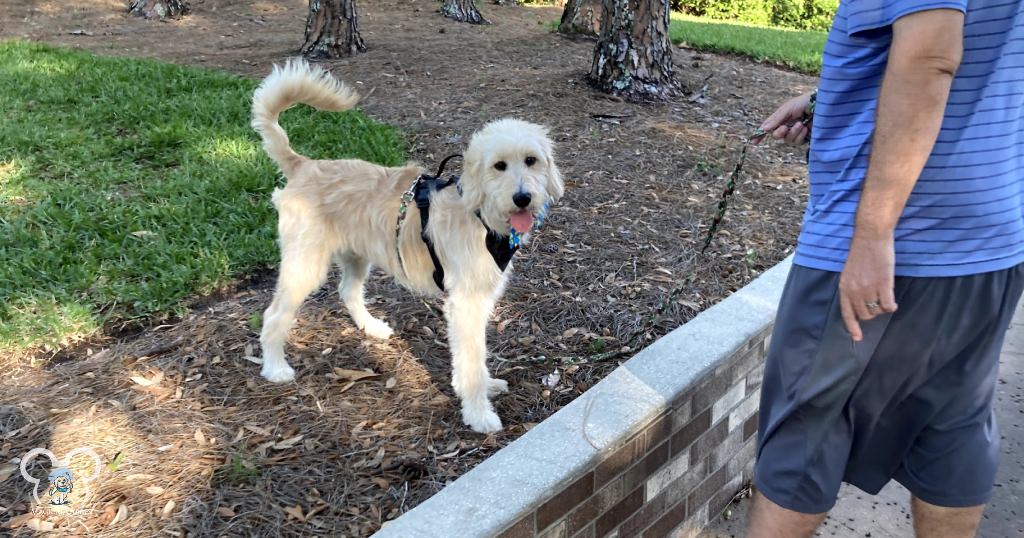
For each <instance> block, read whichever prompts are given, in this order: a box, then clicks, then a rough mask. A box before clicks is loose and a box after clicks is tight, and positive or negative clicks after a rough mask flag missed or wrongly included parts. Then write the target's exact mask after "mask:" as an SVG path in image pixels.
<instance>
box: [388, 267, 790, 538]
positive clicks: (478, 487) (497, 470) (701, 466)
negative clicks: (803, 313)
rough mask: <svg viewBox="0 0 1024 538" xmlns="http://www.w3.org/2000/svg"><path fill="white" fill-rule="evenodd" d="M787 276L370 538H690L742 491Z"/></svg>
mask: <svg viewBox="0 0 1024 538" xmlns="http://www.w3.org/2000/svg"><path fill="white" fill-rule="evenodd" d="M789 264H790V260H788V259H787V260H786V261H784V262H782V263H780V264H779V265H777V266H776V267H774V268H772V269H771V270H769V271H766V272H765V273H764V274H763V275H761V276H760V277H758V278H757V279H756V280H755V281H754V282H752V283H751V284H749V285H748V286H746V287H744V288H743V289H742V290H740V291H738V292H736V293H735V294H733V295H732V296H730V297H728V298H727V299H725V300H723V301H722V302H721V303H719V304H717V305H715V306H713V307H712V308H709V309H708V310H706V311H705V312H702V313H701V314H700V315H698V316H697V317H696V318H694V319H693V320H691V321H690V322H689V323H687V324H685V325H683V326H682V327H679V328H678V329H676V330H675V331H673V332H672V333H670V334H668V335H666V336H665V337H663V338H661V339H659V340H658V341H656V342H655V343H653V344H652V345H651V346H649V347H647V348H646V349H644V350H642V351H641V352H640V353H638V354H637V355H636V356H635V357H633V358H632V359H630V360H629V361H627V362H626V363H624V364H623V365H622V366H620V367H619V368H617V369H616V370H615V371H613V372H612V373H611V374H609V375H608V376H607V377H606V378H605V379H603V380H601V381H600V382H599V383H598V384H597V385H595V386H594V387H592V388H591V389H590V390H588V391H587V392H586V393H584V394H583V395H581V396H580V397H579V398H577V399H576V400H574V401H573V402H571V403H570V404H569V405H567V406H565V407H564V408H562V409H561V410H559V411H558V412H557V413H555V414H554V415H552V416H551V417H549V418H548V419H547V420H545V421H543V422H541V423H540V424H538V425H537V426H536V427H534V428H533V429H531V430H530V431H529V432H527V433H526V434H524V435H523V436H522V437H520V438H519V439H517V440H516V441H514V442H513V443H511V444H510V445H508V446H506V447H505V448H503V449H502V450H500V451H498V452H497V453H495V454H494V455H492V456H491V457H490V458H488V459H487V460H485V461H484V462H482V463H481V464H480V465H478V466H477V467H476V468H475V469H473V470H471V471H470V472H468V473H466V474H465V475H463V476H462V477H460V478H459V479H458V480H456V481H455V482H454V483H452V484H450V485H448V486H447V487H446V488H445V489H444V490H442V491H441V492H439V493H438V494H436V495H434V496H433V497H431V498H430V499H428V500H426V501H425V502H423V503H422V504H420V505H419V506H417V507H416V508H414V509H413V510H411V511H409V512H408V513H406V514H404V515H403V516H401V517H399V518H398V519H396V520H394V521H391V522H389V523H387V524H385V526H384V527H383V528H382V529H381V530H380V531H379V532H378V533H377V534H375V535H374V536H375V537H379V538H392V537H394V538H416V537H424V538H426V537H439V538H441V537H443V538H464V537H465V538H476V537H480V538H484V537H486V538H491V537H495V536H498V537H501V538H526V537H543V538H602V537H616V538H633V537H642V538H659V537H662V536H673V537H690V536H695V535H696V534H698V533H699V531H700V530H701V529H703V528H704V527H705V526H706V525H707V524H708V522H709V520H713V519H714V518H716V517H717V516H718V515H719V514H720V513H721V511H722V510H723V509H724V508H725V507H726V506H727V505H728V504H729V501H730V500H731V499H732V498H733V496H734V495H735V494H736V493H737V492H738V491H739V490H740V489H741V488H742V487H743V485H744V484H745V483H746V482H748V481H749V480H750V479H751V475H752V470H753V461H754V451H755V445H754V443H755V440H756V439H755V437H756V436H755V433H756V428H757V424H756V414H757V407H758V399H759V397H760V394H761V390H760V387H761V377H762V375H763V372H764V357H765V352H766V350H767V346H768V340H769V338H770V332H771V327H772V324H773V322H774V319H775V309H776V306H777V305H778V300H779V297H780V296H781V293H782V287H783V285H784V283H785V278H786V274H787V273H788V271H789ZM510 390H515V387H510Z"/></svg>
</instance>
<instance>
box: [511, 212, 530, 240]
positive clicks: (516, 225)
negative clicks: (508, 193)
mask: <svg viewBox="0 0 1024 538" xmlns="http://www.w3.org/2000/svg"><path fill="white" fill-rule="evenodd" d="M508 223H509V224H511V225H512V229H513V230H515V231H517V232H519V233H521V234H524V233H526V232H528V231H530V228H531V227H533V214H532V213H530V212H529V211H527V210H525V209H521V210H519V211H517V212H516V213H513V214H512V216H511V217H509V219H508Z"/></svg>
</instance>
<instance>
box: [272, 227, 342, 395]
mask: <svg viewBox="0 0 1024 538" xmlns="http://www.w3.org/2000/svg"><path fill="white" fill-rule="evenodd" d="M281 247H282V248H281V271H280V273H279V274H278V277H277V289H275V290H274V300H273V301H271V303H270V307H269V308H267V310H266V312H264V313H263V330H262V332H261V333H260V345H261V346H262V347H263V369H262V370H261V371H260V375H262V376H263V377H264V378H266V379H267V380H268V381H272V382H274V383H284V382H286V381H291V380H293V379H295V370H293V369H292V367H291V366H289V365H288V361H287V359H285V355H284V344H285V342H286V341H287V340H288V331H289V330H291V328H292V324H293V323H294V322H295V313H296V312H298V310H299V307H300V306H302V302H303V301H304V300H305V299H306V297H307V296H308V295H309V294H310V293H312V292H313V290H315V289H317V288H318V287H320V285H321V284H323V282H324V280H325V279H326V278H327V267H328V265H330V251H329V250H327V248H326V244H325V243H324V242H323V241H316V240H311V238H309V237H303V236H301V235H300V236H299V237H292V238H289V239H286V238H285V235H284V234H282V241H281Z"/></svg>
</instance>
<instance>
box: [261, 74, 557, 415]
mask: <svg viewBox="0 0 1024 538" xmlns="http://www.w3.org/2000/svg"><path fill="white" fill-rule="evenodd" d="M357 100H358V96H357V95H356V94H355V93H354V92H353V91H352V90H351V89H349V88H348V87H347V86H346V85H345V84H344V83H342V82H340V81H338V80H336V79H335V78H333V77H332V76H331V75H330V74H328V73H327V72H325V71H323V70H321V69H319V68H315V67H311V66H309V65H308V64H306V63H305V62H302V61H290V62H289V63H288V64H286V65H285V66H284V67H283V68H279V67H275V68H274V71H273V73H271V75H270V76H269V77H267V79H266V80H264V81H263V83H262V84H261V85H260V87H259V88H258V89H257V90H256V93H255V95H254V96H253V119H252V126H253V128H255V129H256V131H258V132H259V133H260V135H261V136H262V137H263V147H264V149H265V150H266V152H267V154H269V155H270V157H271V158H272V159H274V161H276V162H277V164H278V166H279V167H280V168H281V171H282V172H283V173H284V175H285V177H286V178H287V186H286V187H284V188H283V189H279V190H277V191H275V192H274V195H273V200H274V205H275V206H276V208H277V211H278V234H279V236H280V247H281V270H280V275H279V276H278V281H277V289H276V290H275V292H274V299H273V301H272V302H271V304H270V307H269V308H267V310H266V312H265V314H264V316H263V331H262V334H261V335H260V341H261V343H262V346H263V369H262V372H261V373H262V375H263V377H265V378H266V379H268V380H270V381H274V382H285V381H290V380H292V379H294V377H295V371H294V370H293V369H292V368H291V366H289V365H288V362H287V360H285V354H284V345H285V341H286V340H287V337H288V331H289V329H290V328H291V326H292V323H293V321H294V319H295V313H296V311H297V310H298V309H299V306H300V305H301V304H302V302H303V301H304V300H305V298H306V296H307V295H308V294H309V293H310V292H312V291H313V290H315V289H316V288H318V287H319V286H320V285H321V284H322V283H323V282H324V280H325V278H326V276H327V270H328V267H329V264H330V263H331V261H332V260H333V261H334V262H336V263H337V264H338V265H339V267H340V268H341V271H342V282H341V284H340V285H339V287H338V293H339V294H340V295H341V300H342V301H343V302H344V303H345V306H346V308H347V309H348V311H349V314H350V315H351V316H352V319H353V321H354V322H355V324H356V325H357V326H358V327H359V328H360V329H362V330H363V331H365V332H366V334H368V335H370V336H374V337H377V338H388V337H389V336H391V328H390V327H389V326H388V325H387V323H385V322H384V321H382V320H380V319H378V318H375V317H373V315H372V314H370V312H368V311H367V310H366V306H365V304H364V302H363V283H364V281H365V279H366V276H367V274H368V272H369V270H370V266H371V264H372V265H376V266H377V267H380V268H382V269H384V270H385V271H387V272H388V273H389V274H391V275H392V276H394V277H395V278H396V279H397V280H398V281H399V282H400V283H401V284H402V285H403V286H405V287H407V288H409V289H410V290H412V291H414V292H417V293H421V294H426V295H438V294H440V293H442V292H444V291H447V300H446V304H445V313H446V318H447V321H448V333H449V344H450V347H451V353H452V363H453V370H454V371H453V375H452V386H453V387H454V388H455V393H456V394H457V395H458V396H459V398H460V399H461V401H462V418H463V420H465V422H466V424H468V425H469V426H470V427H471V428H473V429H474V430H476V431H478V432H492V431H496V430H499V429H501V420H500V419H499V418H498V415H497V414H496V413H495V412H494V408H493V407H492V406H491V403H490V400H489V397H490V396H492V395H494V394H497V393H500V392H504V391H506V390H507V388H508V384H507V383H506V382H505V381H503V380H500V379H494V378H492V377H491V376H490V373H489V372H488V371H487V365H486V362H485V359H486V355H487V348H486V337H485V335H486V326H487V323H488V321H489V318H490V314H491V311H492V309H493V308H494V304H495V301H497V299H498V298H499V297H500V296H501V294H502V291H503V290H504V287H505V282H506V279H507V276H508V271H506V270H505V269H506V265H507V264H508V262H509V259H510V257H511V254H512V252H514V246H510V240H509V237H507V236H510V235H511V236H512V237H514V238H517V239H519V238H520V237H522V238H525V237H526V236H527V235H528V233H529V231H530V230H531V228H532V227H533V225H534V223H535V219H539V218H542V216H543V213H544V211H545V210H546V208H547V207H548V204H550V203H553V202H554V201H556V200H557V199H558V198H560V197H561V196H562V193H563V190H564V187H563V184H562V179H561V176H560V175H559V172H558V168H557V167H556V166H555V162H554V158H553V154H552V143H551V141H550V140H549V139H548V137H547V130H546V129H545V128H543V127H540V126H538V125H534V124H531V123H527V122H524V121H519V120H512V119H503V120H498V121H494V122H492V123H489V124H487V125H486V126H484V127H483V128H482V129H481V130H480V131H478V132H477V133H475V134H474V135H473V137H472V139H471V140H470V142H469V146H468V148H467V149H466V153H465V159H464V165H463V175H462V177H461V180H460V181H459V182H458V184H457V185H456V186H454V187H452V188H447V189H443V188H441V189H439V188H437V186H438V183H437V182H434V181H432V179H431V177H430V176H424V175H423V174H424V170H423V169H422V168H420V167H419V166H416V165H412V164H409V165H406V166H402V167H397V168H386V167H383V166H378V165H375V164H372V163H368V162H365V161H361V160H354V159H349V160H331V161H328V160H313V159H309V158H306V157H303V156H302V155H299V154H297V153H295V152H294V151H292V149H291V147H290V146H289V144H288V136H287V135H286V134H285V132H284V130H283V129H282V128H281V126H280V125H279V124H278V114H279V113H280V112H282V111H283V110H285V109H287V108H289V107H291V106H292V105H294V104H296V103H305V104H308V105H311V106H313V107H316V108H318V109H321V110H334V111H340V110H347V109H349V108H352V107H353V106H354V105H355V104H356V101H357ZM442 187H443V185H442ZM424 189H427V190H424ZM415 193H418V194H420V195H423V196H422V197H416V198H417V199H416V200H415V202H414V201H413V198H414V195H415ZM424 201H428V202H429V208H424V209H423V210H421V209H420V207H418V205H419V204H420V203H421V202H424ZM411 202H414V203H411ZM421 212H426V214H427V215H428V217H429V220H427V221H426V222H427V224H426V230H424V231H423V232H425V233H422V235H421V228H422V225H421V222H422V220H421ZM512 243H516V242H515V241H512ZM428 244H431V246H432V247H433V249H434V250H435V253H436V254H435V256H433V257H432V255H431V252H430V250H429V249H428ZM496 252H497V253H496Z"/></svg>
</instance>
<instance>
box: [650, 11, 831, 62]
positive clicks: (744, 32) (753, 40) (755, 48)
mask: <svg viewBox="0 0 1024 538" xmlns="http://www.w3.org/2000/svg"><path fill="white" fill-rule="evenodd" d="M669 34H670V35H671V38H672V42H673V43H685V44H686V45H687V46H689V47H692V48H695V49H700V50H708V51H715V52H729V53H734V54H741V55H743V56H748V57H750V58H753V59H755V60H758V61H763V62H768V63H773V64H777V65H782V66H785V67H789V68H791V69H795V70H797V71H801V72H804V73H811V74H816V73H818V71H819V70H820V69H821V49H822V47H824V46H825V38H826V36H827V34H826V33H825V32H812V31H805V30H790V29H785V28H773V27H765V26H755V25H752V24H744V23H737V22H722V21H713V20H710V19H704V18H698V17H691V16H689V15H682V14H679V13H673V14H672V24H671V26H670V27H669Z"/></svg>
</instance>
